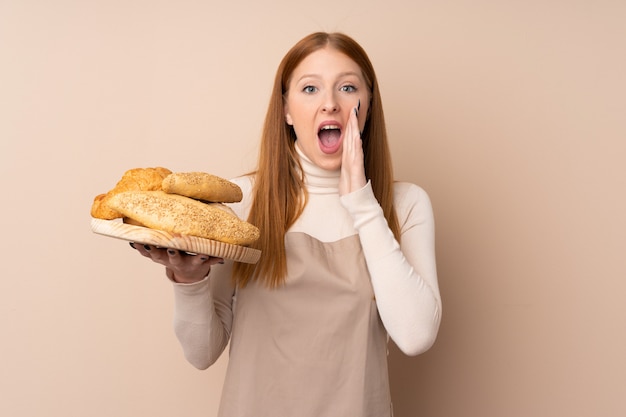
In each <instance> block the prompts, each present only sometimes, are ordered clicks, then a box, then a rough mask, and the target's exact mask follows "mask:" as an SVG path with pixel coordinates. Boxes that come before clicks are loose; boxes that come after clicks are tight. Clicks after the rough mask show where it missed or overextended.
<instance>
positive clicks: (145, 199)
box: [107, 191, 259, 246]
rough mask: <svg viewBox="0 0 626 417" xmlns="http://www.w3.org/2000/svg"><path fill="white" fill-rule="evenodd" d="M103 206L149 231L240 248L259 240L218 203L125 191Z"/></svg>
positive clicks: (249, 227)
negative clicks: (158, 231)
mask: <svg viewBox="0 0 626 417" xmlns="http://www.w3.org/2000/svg"><path fill="white" fill-rule="evenodd" d="M107 204H108V206H109V207H110V208H112V209H113V210H115V211H117V212H120V213H122V215H123V216H125V217H129V218H131V219H133V220H135V221H137V222H139V223H141V224H143V225H144V226H146V227H149V228H151V229H157V230H163V231H166V232H169V233H180V234H183V235H190V236H197V237H202V238H205V239H211V240H217V241H220V242H224V243H230V244H234V245H242V246H247V245H250V244H251V243H253V242H255V241H256V240H257V239H258V238H259V229H258V228H257V227H255V226H254V225H252V224H250V223H248V222H245V221H243V220H240V219H239V218H238V217H237V216H236V215H235V213H234V212H233V211H232V210H231V209H230V208H228V207H227V206H225V205H223V204H220V203H203V202H201V201H197V200H194V199H191V198H188V197H184V196H180V195H176V194H168V193H166V192H163V191H128V192H122V193H117V194H115V195H113V196H112V197H111V198H110V199H109V200H108V202H107Z"/></svg>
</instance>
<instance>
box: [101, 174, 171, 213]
mask: <svg viewBox="0 0 626 417" xmlns="http://www.w3.org/2000/svg"><path fill="white" fill-rule="evenodd" d="M171 173H172V171H170V170H169V169H167V168H163V167H156V168H132V169H129V170H128V171H126V172H125V173H124V175H122V178H121V179H120V180H119V181H118V182H117V184H115V187H113V189H111V190H109V191H108V192H107V193H106V194H99V195H97V196H96V197H95V198H94V200H93V203H92V205H91V216H92V217H95V218H97V219H104V220H113V219H118V218H120V217H123V216H122V214H121V213H119V212H117V211H116V210H114V209H112V208H111V207H110V206H109V204H108V201H109V200H110V199H111V197H113V196H114V195H115V194H118V193H121V192H124V191H155V190H160V189H161V183H162V182H163V178H165V177H167V176H168V175H169V174H171Z"/></svg>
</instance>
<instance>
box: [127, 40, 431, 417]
mask: <svg viewBox="0 0 626 417" xmlns="http://www.w3.org/2000/svg"><path fill="white" fill-rule="evenodd" d="M234 181H235V182H236V183H237V184H238V185H239V186H240V187H241V188H242V190H243V193H244V199H243V201H242V202H241V203H238V204H235V205H233V209H234V210H235V211H236V212H237V214H238V215H239V216H240V217H242V218H247V219H248V221H249V222H251V223H253V224H255V225H257V226H258V227H259V228H260V230H261V238H260V239H259V241H258V242H257V247H258V248H259V249H261V250H262V251H263V254H262V257H261V260H260V261H259V263H258V264H257V265H248V264H239V263H238V264H236V265H233V263H232V262H229V261H226V262H224V261H223V260H221V259H218V258H208V257H204V256H188V255H185V254H184V253H180V252H177V251H174V250H164V249H158V248H154V247H149V246H148V247H141V246H137V249H138V250H139V251H140V252H141V254H142V255H144V256H148V257H150V258H152V259H153V260H154V261H156V262H158V263H161V264H163V265H165V266H166V273H167V276H168V277H169V278H170V279H171V280H172V281H173V282H174V292H175V331H176V334H177V337H178V338H179V340H180V343H181V345H182V347H183V350H184V353H185V356H186V358H187V359H188V360H189V362H191V363H192V364H193V365H194V366H196V367H198V368H200V369H204V368H207V367H208V366H210V365H211V364H212V363H213V362H214V361H215V360H216V359H217V358H218V357H219V355H220V354H221V353H222V351H223V350H224V348H225V347H226V345H227V344H228V343H229V342H230V359H229V365H228V371H227V375H226V380H225V383H224V388H223V394H222V402H221V405H220V413H219V415H220V416H229V417H230V416H233V417H234V416H236V417H242V416H254V417H259V416H272V417H274V416H298V417H308V416H310V417H321V416H376V417H380V416H390V415H391V414H392V411H391V400H390V394H389V381H388V375H387V337H388V336H389V337H391V339H393V341H394V342H395V343H396V344H397V345H398V347H399V348H400V349H401V350H402V351H403V352H405V353H406V354H408V355H416V354H419V353H421V352H423V351H425V350H427V349H428V348H429V347H430V346H431V345H432V343H433V342H434V340H435V337H436V335H437V331H438V328H439V323H440V317H441V299H440V295H439V290H438V285H437V273H436V266H435V253H434V222H433V215H432V210H431V205H430V201H429V199H428V196H427V194H426V193H425V192H424V191H423V190H422V189H421V188H419V187H418V186H416V185H413V184H408V183H400V182H398V183H394V182H393V178H392V167H391V160H390V154H389V149H388V144H387V134H386V130H385V122H384V116H383V110H382V104H381V97H380V92H379V89H378V84H377V81H376V76H375V73H374V70H373V68H372V65H371V63H370V61H369V59H368V57H367V55H366V53H365V52H364V51H363V49H362V48H361V47H360V46H359V45H358V44H357V43H356V42H355V41H354V40H352V39H351V38H349V37H347V36H345V35H343V34H338V33H332V34H327V33H314V34H312V35H309V36H307V37H305V38H304V39H302V40H301V41H300V42H298V43H297V44H296V45H295V46H294V47H293V48H292V49H291V50H290V51H289V52H288V53H287V55H286V56H285V57H284V58H283V61H282V62H281V64H280V66H279V68H278V71H277V74H276V79H275V83H274V88H273V91H272V95H271V101H270V105H269V110H268V112H267V116H266V120H265V126H264V131H263V136H262V142H261V150H260V155H259V164H258V169H257V171H256V172H255V173H254V174H252V175H249V176H245V177H242V178H238V179H236V180H234ZM231 277H232V279H231Z"/></svg>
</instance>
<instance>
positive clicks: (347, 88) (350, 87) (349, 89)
mask: <svg viewBox="0 0 626 417" xmlns="http://www.w3.org/2000/svg"><path fill="white" fill-rule="evenodd" d="M339 90H341V91H343V92H346V93H354V92H355V91H356V87H355V86H353V85H351V84H348V85H344V86H342V87H341V88H340V89H339Z"/></svg>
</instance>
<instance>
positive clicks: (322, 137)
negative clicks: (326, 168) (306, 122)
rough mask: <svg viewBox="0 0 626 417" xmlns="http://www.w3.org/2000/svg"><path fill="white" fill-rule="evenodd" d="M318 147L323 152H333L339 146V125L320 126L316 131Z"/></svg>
mask: <svg viewBox="0 0 626 417" xmlns="http://www.w3.org/2000/svg"><path fill="white" fill-rule="evenodd" d="M317 137H318V139H319V143H320V148H321V149H322V152H324V153H334V152H336V151H337V150H338V149H339V147H340V146H341V127H340V126H339V125H333V124H328V125H325V126H322V127H321V128H320V130H319V131H318V132H317Z"/></svg>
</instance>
